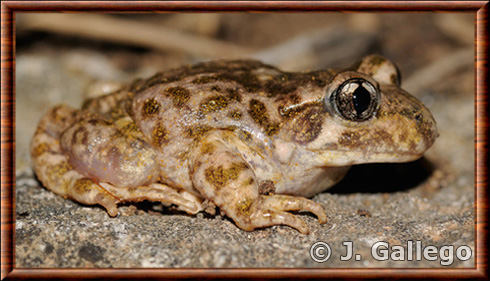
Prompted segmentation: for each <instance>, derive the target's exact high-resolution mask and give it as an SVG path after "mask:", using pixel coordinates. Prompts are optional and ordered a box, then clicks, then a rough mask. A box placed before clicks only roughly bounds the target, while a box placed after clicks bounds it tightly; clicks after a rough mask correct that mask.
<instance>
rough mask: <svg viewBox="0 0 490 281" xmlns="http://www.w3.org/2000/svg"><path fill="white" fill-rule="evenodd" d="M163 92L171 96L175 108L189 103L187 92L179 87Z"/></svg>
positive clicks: (189, 94)
mask: <svg viewBox="0 0 490 281" xmlns="http://www.w3.org/2000/svg"><path fill="white" fill-rule="evenodd" d="M165 92H167V93H169V94H170V95H171V96H172V98H173V102H174V105H175V106H176V107H181V106H182V105H184V104H185V103H186V102H187V101H189V98H190V96H191V93H190V92H189V90H187V89H186V88H184V87H179V86H177V87H170V88H167V89H165Z"/></svg>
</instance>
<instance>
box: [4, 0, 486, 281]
mask: <svg viewBox="0 0 490 281" xmlns="http://www.w3.org/2000/svg"><path fill="white" fill-rule="evenodd" d="M1 9H2V10H1V13H2V20H1V25H2V51H1V57H2V72H1V85H2V86H1V278H2V279H4V278H7V279H34V278H35V279H53V278H69V279H88V278H90V279H92V278H101V279H102V278H103V279H106V278H107V279H108V278H111V279H112V278H114V279H134V278H138V279H140V278H152V279H156V278H169V279H170V278H171V279H180V278H192V277H194V278H196V277H199V278H225V277H228V278H233V277H238V276H240V277H247V278H286V277H296V278H333V277H335V278H387V277H390V278H421V277H423V278H429V277H438V278H457V277H459V278H479V279H488V278H489V274H488V246H489V245H488V238H487V237H488V208H489V204H488V166H487V163H488V126H489V123H488V117H489V115H488V80H487V79H486V77H488V51H489V50H488V35H487V34H488V27H487V26H488V1H420V2H419V1H333V2H328V1H237V2H230V1H199V2H192V1H170V2H151V1H148V2H119V1H114V2H103V1H93V2H92V1H60V2H56V1H53V2H51V1H48V2H35V1H26V2H21V1H5V2H2V3H1ZM155 10H159V11H171V12H196V11H206V12H235V11H255V12H296V11H297V12H326V11H345V12H355V11H370V12H420V11H424V12H431V11H437V12H473V13H475V24H476V26H475V32H476V33H475V73H476V81H475V89H476V93H475V143H474V148H475V211H476V212H475V213H476V224H475V228H476V237H475V248H476V256H475V260H476V262H475V267H474V268H448V269H427V268H425V269H415V268H414V269H388V268H377V269H372V268H365V269H363V268H355V269H335V268H334V269H332V268H325V269H319V268H294V269H290V268H286V269H285V268H278V269H275V268H237V269H217V268H209V269H201V268H185V269H174V268H165V269H144V268H139V269H130V268H127V269H121V268H120V269H113V268H101V269H93V268H73V269H72V268H65V269H56V268H43V269H34V268H15V266H14V265H15V260H14V258H15V253H14V250H15V247H14V225H15V217H14V215H15V199H14V198H15V158H14V155H15V154H14V152H15V135H14V132H15V130H14V128H15V119H14V114H15V84H14V78H15V77H14V73H15V72H14V70H15V69H14V67H15V14H16V13H21V12H59V11H64V12H84V11H91V12H146V11H155Z"/></svg>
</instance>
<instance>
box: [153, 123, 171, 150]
mask: <svg viewBox="0 0 490 281" xmlns="http://www.w3.org/2000/svg"><path fill="white" fill-rule="evenodd" d="M152 137H153V145H154V146H156V147H161V146H162V145H164V144H166V143H168V131H167V130H166V129H165V128H164V127H163V126H162V125H161V124H157V125H156V126H155V128H153V131H152Z"/></svg>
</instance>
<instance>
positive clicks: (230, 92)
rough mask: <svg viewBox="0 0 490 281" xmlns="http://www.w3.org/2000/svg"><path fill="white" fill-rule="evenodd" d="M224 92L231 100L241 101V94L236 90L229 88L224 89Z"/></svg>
mask: <svg viewBox="0 0 490 281" xmlns="http://www.w3.org/2000/svg"><path fill="white" fill-rule="evenodd" d="M226 92H227V93H228V99H230V100H231V101H237V102H241V101H242V95H240V94H239V93H238V90H236V89H232V88H229V89H227V90H226Z"/></svg>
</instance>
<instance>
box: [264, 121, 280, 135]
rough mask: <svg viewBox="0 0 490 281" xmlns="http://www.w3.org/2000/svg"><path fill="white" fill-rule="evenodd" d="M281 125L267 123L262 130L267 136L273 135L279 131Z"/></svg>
mask: <svg viewBox="0 0 490 281" xmlns="http://www.w3.org/2000/svg"><path fill="white" fill-rule="evenodd" d="M281 126H282V123H273V124H268V125H267V126H265V128H264V131H265V133H266V134H267V135H268V136H273V135H275V134H277V133H278V132H279V129H280V128H281Z"/></svg>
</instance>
